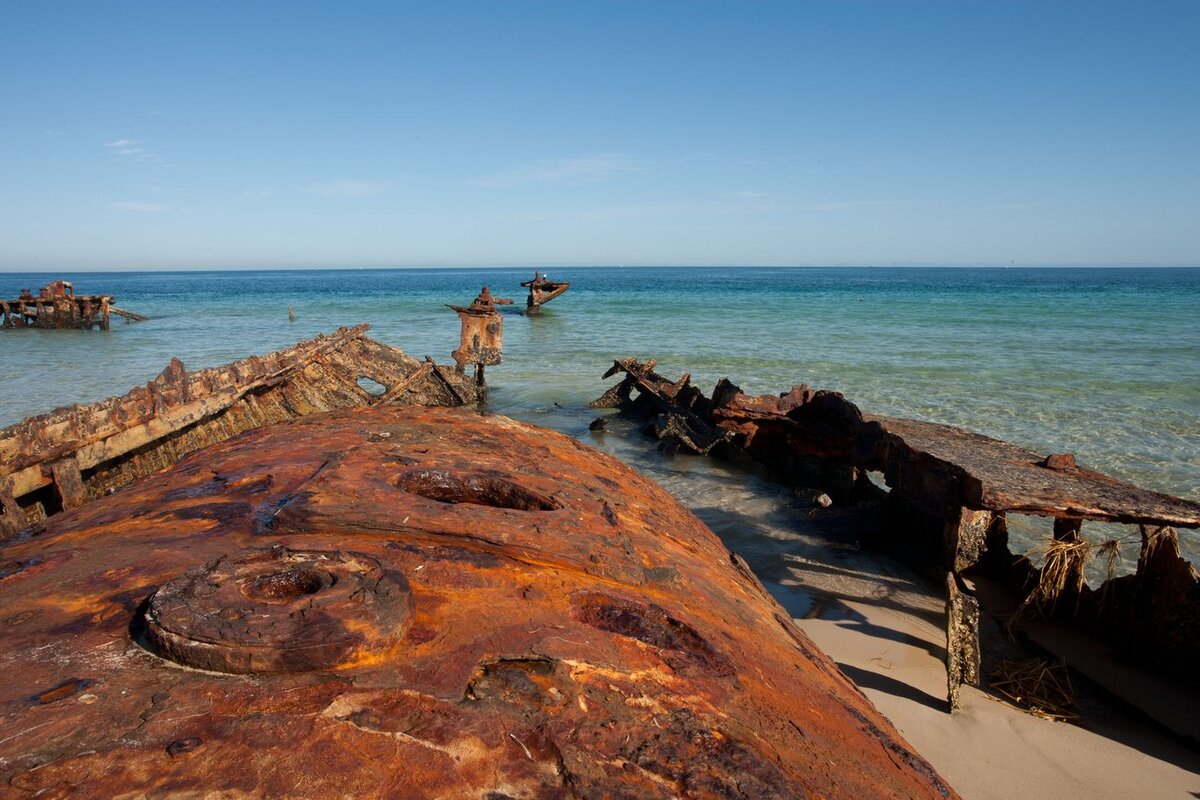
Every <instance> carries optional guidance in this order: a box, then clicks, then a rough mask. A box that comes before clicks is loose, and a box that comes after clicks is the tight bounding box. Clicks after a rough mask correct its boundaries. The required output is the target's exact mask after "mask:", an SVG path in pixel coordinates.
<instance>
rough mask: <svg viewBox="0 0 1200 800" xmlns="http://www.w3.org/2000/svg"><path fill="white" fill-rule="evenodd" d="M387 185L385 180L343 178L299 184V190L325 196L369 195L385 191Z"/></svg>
mask: <svg viewBox="0 0 1200 800" xmlns="http://www.w3.org/2000/svg"><path fill="white" fill-rule="evenodd" d="M389 186H390V184H388V183H387V182H385V181H368V180H360V179H356V178H343V179H339V180H335V181H325V182H323V183H310V184H308V185H307V186H301V187H300V191H302V192H304V193H305V194H319V195H323V196H325V197H371V196H372V195H377V194H382V193H384V192H386V191H387V190H388V188H389Z"/></svg>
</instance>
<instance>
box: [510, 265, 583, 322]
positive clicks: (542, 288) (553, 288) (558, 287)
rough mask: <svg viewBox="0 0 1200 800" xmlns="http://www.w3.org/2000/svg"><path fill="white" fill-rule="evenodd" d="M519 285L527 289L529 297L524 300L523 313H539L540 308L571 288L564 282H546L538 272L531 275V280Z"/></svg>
mask: <svg viewBox="0 0 1200 800" xmlns="http://www.w3.org/2000/svg"><path fill="white" fill-rule="evenodd" d="M521 285H522V286H524V287H527V288H528V289H529V297H528V298H526V300H525V313H526V314H538V313H541V310H542V306H544V305H545V304H546V303H549V302H550V301H551V300H553V299H554V298H556V297H558V296H559V295H560V294H562V293H563V292H565V291H566V290H567V289H570V288H571V284H569V283H567V282H566V281H551V280H547V279H546V278H545V276H543V275H542V273H540V272H534V273H533V280H531V281H522V282H521Z"/></svg>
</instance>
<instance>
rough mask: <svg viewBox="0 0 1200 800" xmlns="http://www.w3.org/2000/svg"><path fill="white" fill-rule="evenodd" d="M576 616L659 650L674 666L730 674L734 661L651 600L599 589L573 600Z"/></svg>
mask: <svg viewBox="0 0 1200 800" xmlns="http://www.w3.org/2000/svg"><path fill="white" fill-rule="evenodd" d="M574 605H575V615H574V616H575V618H576V619H578V620H579V621H580V622H584V623H586V624H588V625H591V626H593V627H595V628H599V629H600V630H602V631H608V632H610V633H615V634H618V635H619V636H628V637H629V638H631V639H637V640H638V641H640V642H645V643H646V644H648V645H650V646H651V647H653V648H656V649H658V650H659V651H660V653H661V655H662V657H663V660H665V661H666V662H667V663H668V664H669V665H670V666H671V667H672V668H674V669H676V670H684V669H687V668H689V667H699V668H701V669H702V670H704V671H706V672H711V673H713V674H716V675H732V674H733V672H734V669H733V665H732V664H730V663H729V660H728V659H727V658H726V657H725V656H724V655H723V654H721V653H720V652H718V651H717V649H716V648H714V647H713V646H712V645H711V644H709V643H708V641H707V640H706V639H705V638H704V637H703V636H701V635H700V633H699V632H698V631H696V629H695V628H693V627H692V626H691V625H688V624H687V623H686V622H681V621H680V620H677V619H675V618H674V617H672V616H671V615H670V614H668V613H667V611H666V609H664V608H661V607H659V606H656V605H654V604H651V603H639V602H637V601H634V600H627V599H625V598H621V597H611V596H609V595H606V594H601V593H599V592H586V593H582V594H580V595H577V596H576V598H575V600H574Z"/></svg>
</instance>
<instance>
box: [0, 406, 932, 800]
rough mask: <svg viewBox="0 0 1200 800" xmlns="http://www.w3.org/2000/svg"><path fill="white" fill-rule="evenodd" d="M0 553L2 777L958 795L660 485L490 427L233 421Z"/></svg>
mask: <svg viewBox="0 0 1200 800" xmlns="http://www.w3.org/2000/svg"><path fill="white" fill-rule="evenodd" d="M0 565H2V566H0V641H2V644H3V646H2V647H0V671H2V672H3V674H4V676H5V680H4V681H3V682H2V683H0V796H3V797H34V796H37V797H42V798H46V797H65V796H71V797H97V798H99V797H103V798H109V797H160V796H175V797H222V798H234V797H300V798H327V797H356V798H358V797H387V798H474V799H480V798H489V800H502V798H606V797H637V798H643V797H646V798H670V797H699V798H728V797H747V798H776V797H778V798H822V797H824V798H834V797H837V798H864V797H871V798H912V797H922V798H924V797H931V798H939V797H954V796H955V795H954V793H953V790H951V789H950V788H949V787H948V786H946V784H945V782H944V781H943V780H942V779H941V778H940V777H939V776H938V775H937V774H936V773H935V772H934V770H933V769H932V768H931V767H930V766H929V765H928V764H927V763H926V762H925V761H924V760H923V759H922V758H921V757H920V756H919V755H917V754H916V753H914V752H913V750H912V748H911V747H909V745H908V744H907V743H906V742H905V741H904V740H903V739H902V738H901V737H900V735H899V734H898V733H897V732H896V730H895V729H894V728H893V727H892V725H891V724H890V723H889V722H888V721H887V720H886V719H885V718H884V717H883V716H881V715H880V714H879V712H877V711H876V710H875V708H874V707H873V706H872V705H871V703H870V702H869V701H868V700H867V698H866V697H865V696H864V695H863V694H862V693H861V692H859V691H858V689H857V688H856V687H855V686H854V684H853V683H851V682H850V681H849V680H848V679H847V678H846V677H845V676H844V675H843V674H842V673H841V672H840V671H839V670H838V668H837V665H836V664H834V663H833V662H832V661H830V660H829V659H828V658H827V657H826V656H825V655H823V654H822V653H821V652H820V651H819V650H817V648H816V647H815V646H814V645H813V644H812V642H810V641H809V640H808V638H807V637H806V636H805V635H804V634H803V633H802V632H801V631H800V630H798V629H797V628H796V627H795V626H794V625H793V624H792V621H791V619H790V618H789V617H788V615H787V613H786V612H785V611H784V610H783V609H782V608H781V607H780V606H779V605H778V604H777V603H776V602H775V601H774V600H773V599H772V598H771V597H770V596H769V595H768V594H767V593H766V592H765V590H763V588H762V586H761V585H760V584H759V583H758V582H757V581H756V580H755V578H754V576H753V574H752V573H751V572H750V571H749V569H748V568H747V567H746V566H745V563H744V562H742V561H741V560H740V559H737V558H736V557H733V556H732V555H731V554H730V553H729V551H727V550H726V549H725V548H724V546H722V544H721V542H720V540H718V539H717V537H716V536H714V535H713V533H712V532H711V531H709V530H708V529H707V528H705V527H704V525H703V524H702V523H701V522H700V521H699V520H698V519H696V517H695V516H694V515H692V514H691V513H689V512H688V511H687V510H685V509H684V508H682V507H681V506H680V505H679V504H678V503H677V502H676V501H675V500H674V499H673V498H672V497H671V496H670V495H669V494H667V492H665V491H664V490H663V489H662V488H660V487H659V486H657V485H655V484H654V483H652V482H651V481H649V480H648V479H646V478H644V477H642V476H641V475H639V474H638V473H636V472H635V471H633V470H631V469H629V468H628V467H625V466H624V465H622V464H620V463H619V462H617V461H616V460H614V459H612V458H610V457H608V456H606V455H604V454H601V453H598V452H596V451H595V450H592V449H591V448H588V447H585V446H584V445H582V444H580V443H579V442H577V441H575V440H573V439H571V438H569V437H566V436H563V435H560V434H557V433H553V432H550V431H546V430H541V429H538V428H535V427H532V426H528V425H523V424H520V423H517V422H513V421H512V420H508V419H505V418H503V417H497V416H481V415H479V414H477V413H474V412H471V411H468V410H465V409H438V408H415V407H373V408H363V409H355V410H342V411H333V412H329V413H323V414H314V415H312V416H306V417H303V418H300V419H296V420H293V421H291V422H285V423H280V424H277V425H273V426H268V427H264V428H260V429H257V430H253V431H250V432H248V433H245V434H242V435H241V436H239V437H237V438H235V439H232V440H229V441H226V442H222V443H220V444H217V445H214V446H212V447H210V448H208V449H206V450H204V451H202V452H199V453H195V454H193V455H191V456H188V457H187V458H185V459H184V460H183V461H181V462H180V463H179V464H177V465H176V466H175V467H173V468H172V469H170V470H168V471H166V472H163V473H161V474H157V475H153V476H150V477H147V478H144V479H141V480H139V481H137V482H136V483H134V484H132V485H131V486H129V487H128V488H126V489H124V490H122V491H121V492H118V493H117V494H115V495H112V496H110V497H105V498H100V499H97V500H95V501H93V502H91V503H88V504H86V505H84V506H81V507H78V508H75V509H70V510H67V511H64V512H63V513H61V514H59V515H56V516H54V517H52V518H50V519H49V520H47V521H46V523H45V527H44V528H43V529H40V530H38V531H37V532H36V533H35V534H32V535H31V534H28V533H27V534H25V535H24V537H23V538H19V539H17V540H15V541H12V542H9V543H8V544H6V545H3V546H0Z"/></svg>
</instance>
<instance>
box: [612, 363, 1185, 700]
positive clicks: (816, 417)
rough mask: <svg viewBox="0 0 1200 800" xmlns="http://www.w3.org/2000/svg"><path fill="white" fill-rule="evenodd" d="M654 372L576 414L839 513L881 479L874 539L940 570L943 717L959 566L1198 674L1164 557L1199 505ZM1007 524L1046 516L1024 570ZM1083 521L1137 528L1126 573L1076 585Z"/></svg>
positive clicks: (1176, 578) (1048, 459)
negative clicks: (747, 465) (1042, 547)
mask: <svg viewBox="0 0 1200 800" xmlns="http://www.w3.org/2000/svg"><path fill="white" fill-rule="evenodd" d="M655 366H656V362H655V361H654V360H650V361H647V362H644V363H642V362H639V361H637V360H636V359H632V358H627V359H622V360H619V361H614V362H613V366H612V368H611V369H609V370H608V372H606V373H605V375H604V377H605V378H608V377H611V376H612V375H615V374H618V373H623V375H624V377H623V378H622V380H621V381H620V382H619V383H617V384H615V385H614V386H612V387H610V388H609V389H608V391H607V392H605V393H604V395H603V396H602V397H600V398H598V399H597V400H595V401H593V402H592V403H591V405H592V406H593V407H595V408H617V409H621V410H622V411H624V412H626V413H630V414H633V415H636V416H640V417H642V418H645V419H647V420H648V424H647V426H646V430H647V432H649V433H652V434H653V435H655V436H657V437H658V438H659V439H663V440H665V441H667V442H668V445H669V446H670V447H672V448H683V449H685V450H687V451H690V452H693V453H699V454H707V453H714V454H716V453H722V454H724V455H727V456H730V457H733V458H735V459H738V460H742V461H752V462H756V463H758V464H761V465H763V466H765V467H767V468H768V469H769V470H770V471H771V473H772V474H773V475H774V476H775V477H776V478H777V479H780V480H782V481H784V482H788V483H792V484H798V485H803V486H810V487H820V488H822V489H824V490H825V491H827V492H828V493H829V494H830V495H832V497H833V498H834V499H835V500H836V501H838V502H839V503H852V502H856V501H859V500H863V499H867V498H872V497H874V498H878V497H879V495H880V494H882V492H883V490H881V489H879V488H878V487H877V486H875V484H874V483H872V481H871V480H870V479H869V477H868V472H872V471H874V472H878V473H881V475H882V477H883V479H884V480H885V481H886V483H887V486H888V487H889V491H887V493H886V503H887V511H888V514H887V519H888V522H887V524H886V528H885V530H884V531H883V532H882V537H883V538H882V541H881V542H880V544H882V545H884V546H887V549H889V550H892V551H894V552H897V553H900V554H903V555H904V556H905V557H906V558H907V559H908V560H910V561H912V560H916V561H918V562H920V564H921V565H922V566H924V567H927V568H932V569H935V570H940V571H941V574H942V575H944V576H945V580H946V586H947V592H948V607H947V662H948V681H949V687H948V688H949V692H948V694H949V699H950V703H951V707H954V706H955V705H956V704H957V699H958V687H959V686H960V685H961V684H962V683H971V684H977V683H978V681H979V674H980V670H979V658H980V655H979V632H978V619H979V613H978V612H979V609H978V603H977V600H976V598H975V597H974V596H973V595H972V593H971V592H970V590H969V582H968V581H967V580H964V574H971V573H972V572H975V573H978V574H985V575H988V576H991V577H993V578H995V579H996V580H998V581H999V582H1001V583H1002V584H1003V585H1005V586H1007V587H1009V588H1010V589H1011V590H1012V591H1014V592H1016V593H1018V595H1019V596H1020V597H1023V598H1025V603H1026V605H1032V606H1035V607H1036V608H1038V610H1040V611H1041V612H1043V613H1044V614H1046V615H1048V616H1051V617H1053V618H1055V619H1057V620H1062V621H1066V622H1068V623H1071V624H1074V625H1077V626H1080V627H1082V628H1084V629H1086V630H1088V631H1089V632H1091V633H1093V634H1095V635H1098V636H1100V637H1101V638H1103V639H1106V640H1108V641H1110V642H1112V643H1113V644H1114V645H1116V646H1117V647H1118V648H1120V649H1121V651H1122V652H1123V653H1124V654H1125V655H1127V656H1128V657H1130V658H1132V659H1134V660H1136V661H1138V662H1140V663H1143V664H1148V665H1150V666H1153V667H1155V668H1158V669H1160V670H1162V671H1164V672H1166V673H1168V674H1172V675H1175V676H1178V677H1181V678H1182V679H1183V680H1185V681H1194V679H1195V675H1196V674H1197V672H1198V671H1200V574H1198V573H1197V571H1196V569H1195V568H1194V567H1193V566H1192V565H1191V564H1190V563H1189V562H1187V561H1186V560H1185V559H1184V558H1183V557H1182V556H1181V555H1180V551H1179V541H1178V534H1177V532H1176V531H1175V530H1174V527H1172V526H1175V527H1186V528H1196V527H1200V504H1197V503H1194V502H1191V501H1189V500H1184V499H1181V498H1178V497H1171V496H1169V495H1165V494H1161V493H1158V492H1152V491H1149V490H1146V489H1142V488H1140V487H1138V486H1135V485H1133V484H1130V483H1127V482H1124V481H1120V480H1117V479H1115V478H1112V477H1109V476H1107V475H1103V474H1100V473H1098V472H1095V471H1092V470H1089V469H1086V468H1084V467H1081V466H1079V465H1078V464H1077V463H1076V462H1075V458H1074V456H1072V455H1070V454H1056V455H1050V456H1043V455H1041V454H1038V453H1035V452H1033V451H1030V450H1026V449H1024V448H1020V447H1017V446H1015V445H1012V444H1009V443H1007V442H1003V441H999V440H997V439H992V438H989V437H987V436H983V435H981V434H978V433H972V432H971V431H967V430H963V429H961V428H956V427H953V426H950V425H940V424H936V423H931V422H922V421H919V420H911V419H897V418H894V417H883V416H877V415H872V414H867V413H864V412H862V411H861V410H860V409H859V408H858V407H857V406H856V405H854V404H853V403H851V402H850V401H849V400H847V399H846V398H845V397H843V396H842V395H841V394H840V393H838V392H832V391H824V390H814V389H811V388H809V387H808V386H795V387H793V388H792V389H791V390H790V391H789V392H786V393H784V394H782V395H763V396H758V397H752V396H748V395H746V394H744V393H742V391H741V390H740V389H739V388H738V387H737V386H736V385H734V384H732V383H730V382H729V381H728V380H724V379H723V380H721V381H720V382H718V384H717V386H716V388H715V389H714V390H713V394H712V396H711V397H708V396H705V395H704V393H703V392H701V391H700V390H699V389H698V388H696V387H695V386H693V385H692V384H691V376H690V375H688V374H685V375H683V376H682V377H681V378H680V379H679V380H676V381H671V380H669V379H667V378H664V377H663V376H662V375H660V374H658V373H657V372H656V371H655ZM1008 514H1029V515H1036V516H1043V517H1051V518H1053V542H1052V544H1051V548H1050V555H1049V556H1048V558H1047V560H1046V563H1045V564H1044V565H1043V566H1042V567H1041V568H1040V569H1039V568H1038V567H1036V566H1035V565H1034V564H1033V562H1032V561H1031V560H1030V559H1029V558H1027V557H1025V556H1021V555H1014V554H1013V553H1011V552H1010V551H1009V549H1008V530H1007V523H1006V515H1008ZM1084 520H1093V521H1101V522H1113V523H1124V524H1131V525H1137V526H1139V535H1140V539H1141V550H1140V554H1139V557H1138V563H1137V570H1136V571H1135V572H1134V573H1132V574H1130V575H1125V576H1121V577H1116V578H1111V579H1110V580H1107V581H1105V582H1104V584H1103V585H1102V586H1100V587H1098V588H1095V589H1093V588H1091V587H1089V586H1088V585H1087V582H1086V580H1085V576H1084V566H1085V563H1086V561H1087V558H1088V556H1089V555H1090V554H1091V552H1092V548H1091V547H1090V545H1089V543H1088V542H1086V541H1085V540H1084V539H1083V537H1082V533H1081V530H1082V524H1083V521H1084ZM889 540H891V541H889ZM889 545H890V546H889Z"/></svg>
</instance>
